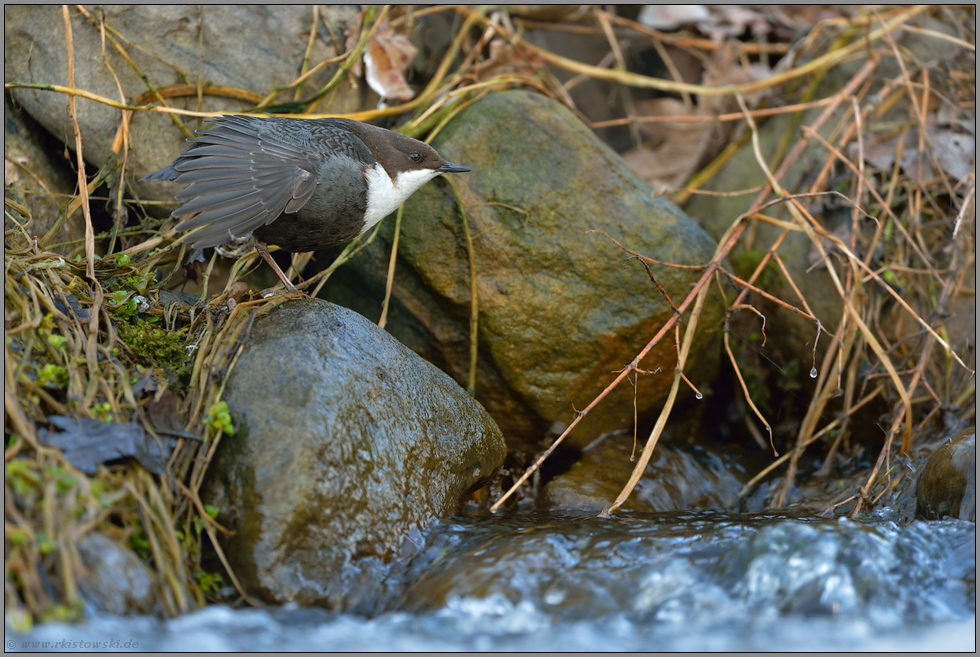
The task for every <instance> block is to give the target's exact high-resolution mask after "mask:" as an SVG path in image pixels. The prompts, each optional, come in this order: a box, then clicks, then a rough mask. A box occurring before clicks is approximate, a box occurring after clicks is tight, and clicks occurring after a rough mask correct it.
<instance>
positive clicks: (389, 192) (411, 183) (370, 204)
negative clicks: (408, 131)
mask: <svg viewBox="0 0 980 657" xmlns="http://www.w3.org/2000/svg"><path fill="white" fill-rule="evenodd" d="M439 173H440V172H439V171H436V170H433V169H420V170H417V171H403V172H402V173H401V175H399V176H398V177H397V179H396V180H392V179H391V178H390V177H388V172H387V171H385V170H384V167H382V166H381V165H380V164H375V165H374V166H373V167H372V168H370V169H368V170H367V173H366V175H365V178H366V179H367V186H368V192H367V212H365V213H364V222H365V225H364V230H367V229H369V228H371V227H372V226H374V225H375V224H376V223H378V222H379V221H381V220H382V219H384V218H385V217H387V216H388V215H389V214H391V213H392V212H394V211H395V210H396V209H398V206H399V205H401V204H402V203H404V202H405V200H406V199H407V198H408V197H409V196H411V195H412V194H414V193H415V191H416V190H417V189H418V188H419V187H421V186H422V185H424V184H425V183H427V182H429V181H430V180H432V179H433V178H435V177H436V176H438V175H439Z"/></svg>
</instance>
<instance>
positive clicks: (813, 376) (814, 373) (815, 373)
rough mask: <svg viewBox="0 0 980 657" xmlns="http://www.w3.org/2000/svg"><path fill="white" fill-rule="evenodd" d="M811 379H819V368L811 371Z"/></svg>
mask: <svg viewBox="0 0 980 657" xmlns="http://www.w3.org/2000/svg"><path fill="white" fill-rule="evenodd" d="M810 378H811V379H815V378H817V368H816V367H814V368H811V369H810Z"/></svg>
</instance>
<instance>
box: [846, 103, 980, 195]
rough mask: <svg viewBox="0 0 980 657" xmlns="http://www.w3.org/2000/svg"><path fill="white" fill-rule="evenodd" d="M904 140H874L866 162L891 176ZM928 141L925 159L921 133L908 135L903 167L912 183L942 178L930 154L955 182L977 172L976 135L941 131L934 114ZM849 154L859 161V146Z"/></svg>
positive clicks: (931, 117)
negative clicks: (939, 176) (975, 166)
mask: <svg viewBox="0 0 980 657" xmlns="http://www.w3.org/2000/svg"><path fill="white" fill-rule="evenodd" d="M900 139H901V135H895V136H892V137H889V138H887V139H884V140H881V141H874V140H870V141H869V143H868V144H867V145H866V146H865V149H864V161H865V162H867V163H868V164H870V165H871V166H873V167H875V168H876V169H878V170H880V171H884V172H890V171H891V170H892V168H894V166H895V157H896V156H897V155H898V143H899V140H900ZM926 139H927V141H928V142H929V145H928V147H927V149H926V153H927V155H926V156H925V157H923V156H922V154H921V153H920V152H919V130H918V129H912V130H908V131H907V132H906V133H905V141H904V143H903V145H902V155H901V161H900V162H899V166H901V168H902V171H903V172H904V173H905V175H906V176H908V177H909V178H910V179H911V180H912V181H914V182H916V183H918V184H926V183H927V182H929V181H931V180H934V179H935V178H936V176H937V175H938V172H937V171H936V169H935V167H934V166H933V158H932V157H930V156H929V155H928V153H929V152H930V150H931V152H932V154H933V155H935V162H937V163H938V164H939V166H940V167H941V168H942V170H943V171H945V172H946V173H947V174H949V175H950V176H951V177H952V178H954V179H955V180H958V181H959V180H962V179H963V178H964V177H966V176H968V175H970V174H971V173H972V172H973V168H974V162H975V159H976V140H975V139H974V137H973V136H972V135H970V134H966V133H962V132H956V131H953V130H949V129H947V128H944V127H940V126H939V118H938V117H937V116H936V115H935V114H934V115H931V116H930V117H929V119H928V121H927V124H926ZM848 153H849V154H850V155H851V157H857V154H858V148H857V144H855V143H852V144H850V145H849V146H848Z"/></svg>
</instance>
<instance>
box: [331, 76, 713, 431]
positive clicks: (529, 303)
mask: <svg viewBox="0 0 980 657" xmlns="http://www.w3.org/2000/svg"><path fill="white" fill-rule="evenodd" d="M433 145H434V146H435V147H436V148H437V150H439V152H440V153H441V154H442V155H443V156H444V157H446V158H448V159H450V160H451V161H453V162H461V163H464V164H466V165H468V166H470V167H472V168H473V173H470V174H466V175H465V176H460V177H457V178H454V179H453V182H454V183H455V184H456V186H457V188H458V189H459V195H460V199H459V202H460V203H461V204H462V207H463V208H465V211H466V215H467V220H468V222H469V226H470V230H471V234H472V243H473V252H474V257H475V262H476V278H477V280H476V290H477V298H478V304H479V328H478V337H479V351H478V353H479V363H478V369H477V383H476V396H477V399H479V400H480V401H481V402H482V403H483V404H484V406H485V407H486V408H487V410H488V411H490V414H491V415H493V417H494V419H495V420H496V421H497V423H498V424H499V425H500V427H501V429H502V430H503V432H504V434H505V435H506V436H507V439H508V444H509V445H510V446H511V447H516V448H522V446H523V447H528V446H529V443H530V444H531V446H533V444H536V442H537V440H538V439H539V438H541V437H542V436H543V435H544V434H545V433H546V431H547V430H548V429H549V428H550V427H552V425H553V424H558V423H565V424H567V423H569V422H571V420H572V419H573V417H574V414H573V410H572V406H573V405H574V406H575V408H577V409H581V408H584V407H585V406H586V405H587V404H588V403H589V402H590V401H592V399H593V398H594V397H595V396H596V395H597V394H598V393H599V392H600V391H601V390H602V389H603V388H604V387H605V386H606V385H607V384H608V383H609V382H610V381H611V380H612V379H613V377H615V372H616V371H617V370H621V369H622V368H623V367H624V366H626V365H628V364H629V363H630V362H631V361H633V359H634V358H635V356H636V354H637V353H638V352H639V351H640V349H642V348H643V347H644V345H646V344H647V342H648V341H649V340H650V339H651V338H652V337H653V336H654V334H655V333H656V332H657V330H658V329H659V328H660V327H661V326H662V325H663V323H665V322H666V321H667V320H668V319H669V318H670V316H671V314H672V310H671V308H670V307H669V306H668V304H667V302H666V301H665V300H664V299H663V297H662V296H661V294H660V292H659V291H658V290H657V287H656V286H655V285H654V283H653V282H652V281H651V280H650V278H649V276H648V275H647V272H646V271H645V270H644V268H643V266H642V265H641V264H640V263H638V262H626V258H627V254H626V253H624V252H623V251H622V250H620V249H619V248H618V247H617V246H616V245H615V244H613V243H612V242H611V241H610V240H609V239H608V238H607V237H605V236H603V235H602V234H600V233H597V232H595V231H603V232H605V233H606V234H607V235H608V236H609V237H612V238H614V239H616V240H619V241H620V242H622V243H623V244H624V245H625V246H627V247H628V248H630V249H634V250H636V251H638V252H640V253H642V254H644V255H646V256H650V257H653V258H656V259H659V260H661V261H665V262H670V263H681V264H702V263H707V262H708V261H710V259H711V256H712V253H713V252H714V248H715V243H714V242H713V241H712V240H711V238H710V237H708V235H707V234H706V233H705V232H704V231H703V230H701V229H700V228H699V227H698V226H697V225H695V223H694V222H693V221H691V220H690V219H689V218H688V217H686V216H685V215H684V214H683V213H682V212H681V211H680V210H678V209H677V207H676V206H675V205H673V204H672V203H671V202H670V201H668V200H667V199H665V198H662V197H657V196H655V194H654V193H653V190H651V189H650V187H649V186H648V185H647V184H646V183H644V182H643V181H642V180H641V179H640V178H639V177H638V176H637V175H636V174H635V173H634V172H633V171H631V170H630V169H629V167H627V166H626V164H625V163H624V162H623V160H622V158H620V157H619V155H617V154H616V153H615V152H613V151H612V150H611V149H610V148H609V147H608V146H606V145H605V144H603V143H602V142H601V141H600V140H599V139H598V138H596V136H595V135H593V134H592V132H591V131H589V129H588V128H587V127H586V126H585V125H583V124H582V122H581V121H580V120H579V119H578V118H577V117H576V116H575V115H574V114H573V113H572V112H571V111H570V110H568V109H567V108H566V107H564V106H562V105H560V104H558V103H556V102H555V101H552V100H550V99H548V98H545V97H543V96H541V95H539V94H536V93H531V92H527V91H508V92H501V93H495V94H491V95H488V96H487V97H485V98H483V99H481V100H479V101H477V102H475V103H473V104H472V105H471V106H469V107H468V108H467V109H465V110H464V111H463V112H461V113H460V114H459V116H458V117H457V118H455V119H454V120H453V121H452V122H451V123H449V124H448V125H447V126H446V127H445V129H443V130H442V131H441V132H440V133H439V135H438V137H437V138H436V139H435V141H434V142H433ZM393 223H394V222H388V223H387V224H386V225H385V226H383V227H382V230H381V234H380V239H379V240H376V241H375V243H374V244H372V245H371V248H370V249H369V251H368V255H367V257H362V258H357V259H355V260H354V261H353V263H352V265H353V266H352V267H351V271H352V273H353V275H350V274H348V279H347V280H348V284H349V285H351V286H353V287H354V290H355V291H354V293H353V294H351V293H350V292H349V291H348V292H347V294H346V295H344V294H342V292H341V291H335V292H334V293H335V294H336V295H337V296H336V297H335V298H337V299H339V300H340V301H341V302H342V303H345V304H349V305H350V306H351V307H354V308H356V309H358V310H359V311H360V312H362V313H364V314H366V315H367V316H369V317H377V316H378V313H379V310H380V307H381V304H380V298H381V295H382V293H383V289H384V274H385V271H386V263H387V259H388V253H389V252H390V245H391V241H392V234H393ZM398 257H399V261H398V268H397V272H396V276H395V282H394V289H393V293H392V294H393V298H394V304H393V310H392V312H391V314H390V316H389V321H388V324H387V326H386V328H388V329H389V330H390V331H391V332H392V333H393V334H394V335H395V336H396V337H398V338H399V339H400V340H402V341H403V342H404V343H405V344H407V345H408V346H410V347H412V348H413V349H415V350H416V351H418V352H419V353H420V354H422V355H423V356H424V357H425V358H426V359H427V360H429V361H431V362H434V363H436V364H437V365H439V367H441V368H442V369H444V370H445V371H446V372H448V373H450V374H451V375H452V376H453V378H455V379H456V380H457V381H459V382H465V381H466V380H467V376H468V371H469V367H470V357H469V349H470V329H469V318H470V304H471V297H472V295H471V276H470V262H469V257H468V255H467V246H466V238H465V232H464V227H463V222H462V219H461V216H460V213H459V210H458V208H457V200H456V199H455V198H454V195H453V192H452V190H451V188H450V187H449V186H448V185H447V184H446V183H445V182H442V181H439V180H437V181H435V182H434V183H433V184H429V185H426V186H425V187H423V188H422V189H421V190H419V191H418V192H416V193H415V195H414V196H412V198H411V199H409V201H408V202H407V204H406V206H405V214H404V218H403V221H402V224H401V238H400V242H399V249H398ZM624 265H625V266H624ZM651 267H652V271H653V273H654V275H655V276H656V278H657V281H658V282H659V283H660V284H661V285H662V286H663V287H664V288H665V289H666V290H667V292H668V293H669V294H670V295H671V297H672V299H673V301H674V303H675V304H679V303H680V302H681V301H682V300H683V299H684V297H685V296H686V295H687V294H688V292H689V291H690V290H691V287H692V286H693V284H694V282H695V281H696V280H697V277H698V276H699V272H697V271H690V270H681V269H671V268H667V267H659V266H651ZM721 313H722V307H721V305H720V304H718V303H712V302H709V303H708V304H707V305H706V306H705V310H704V312H703V314H702V316H701V319H700V324H699V327H700V331H699V333H698V336H697V340H696V343H695V346H694V349H693V350H692V352H691V358H690V359H689V362H688V370H689V372H688V374H689V375H692V377H693V379H694V380H696V381H697V382H698V383H700V384H702V385H704V384H706V383H709V382H710V381H711V379H712V377H713V375H714V372H715V371H716V368H717V363H718V354H719V353H720V335H721V334H720V330H719V329H720V324H721V317H722V314H721ZM675 364H676V348H675V346H674V341H673V336H672V334H670V335H668V336H666V337H665V338H664V339H663V340H661V342H660V344H659V345H658V346H657V348H656V349H655V350H654V351H652V352H651V353H650V354H649V355H648V356H647V357H646V358H645V359H644V360H643V361H642V362H641V363H640V367H641V368H643V369H646V370H651V371H653V370H657V369H658V368H660V370H661V371H660V373H658V374H653V375H648V376H640V379H639V383H638V387H637V391H636V396H635V401H636V408H637V410H638V412H639V414H641V415H643V414H647V413H649V412H650V411H652V410H653V409H656V408H659V406H660V405H661V403H662V401H663V399H664V396H665V394H666V390H667V388H668V386H669V385H670V381H671V375H672V373H673V369H674V366H675ZM693 397H694V395H693V393H691V394H690V398H691V399H693ZM633 404H634V394H633V389H632V387H631V386H630V385H628V384H626V383H625V382H624V383H623V384H622V385H621V386H620V387H619V388H618V389H617V390H616V391H615V392H614V393H613V394H612V395H610V396H609V397H607V398H606V399H605V400H604V401H603V403H602V404H601V405H599V406H598V407H596V409H595V410H594V411H592V412H591V413H590V414H589V415H588V417H587V418H586V419H585V420H584V421H583V425H581V426H580V428H578V429H577V430H576V431H575V432H573V433H572V434H571V435H570V438H569V443H570V444H572V445H577V446H582V445H584V444H586V443H588V442H590V441H591V440H592V439H594V438H595V436H596V435H597V434H600V433H605V432H609V431H614V430H618V429H622V428H628V427H631V426H632V423H633V417H634V415H633V413H634V405H633Z"/></svg>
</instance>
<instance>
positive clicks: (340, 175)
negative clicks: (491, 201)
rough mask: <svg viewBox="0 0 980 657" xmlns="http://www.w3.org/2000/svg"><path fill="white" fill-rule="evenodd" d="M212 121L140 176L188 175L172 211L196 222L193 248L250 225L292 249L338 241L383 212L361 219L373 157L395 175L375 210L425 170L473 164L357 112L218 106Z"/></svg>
mask: <svg viewBox="0 0 980 657" xmlns="http://www.w3.org/2000/svg"><path fill="white" fill-rule="evenodd" d="M212 122H213V125H212V126H211V127H208V128H206V129H203V130H198V135H199V136H197V137H195V138H193V139H190V140H189V141H191V142H192V145H191V146H190V148H188V149H187V150H186V151H185V152H184V153H183V154H181V155H180V156H179V157H178V158H177V159H176V160H174V162H173V163H172V164H170V166H168V167H165V168H163V169H161V170H159V171H157V172H155V173H152V174H150V175H149V176H147V177H146V178H144V180H171V181H174V182H178V183H187V184H188V186H187V188H186V189H184V190H183V191H181V192H180V193H178V194H177V195H176V198H177V200H178V201H179V202H180V206H179V207H178V208H177V209H176V210H175V211H174V212H173V215H174V216H175V217H186V218H185V219H183V221H181V222H180V224H178V226H177V229H178V230H192V229H195V228H200V229H201V230H199V231H197V232H195V233H193V234H192V235H190V236H189V238H188V241H189V242H190V244H191V246H193V247H195V248H206V247H210V246H217V245H219V244H223V243H225V242H229V241H233V240H241V239H244V238H247V237H249V236H251V235H253V234H254V236H255V238H257V239H259V240H261V241H263V242H265V243H267V244H276V245H279V246H281V247H282V248H283V249H285V250H287V251H293V252H295V251H312V250H315V249H318V248H326V247H330V246H334V245H337V244H342V243H344V242H347V241H349V240H351V239H353V238H354V237H357V236H358V235H360V234H361V233H362V232H364V231H365V230H367V228H368V227H370V225H373V223H374V222H376V221H378V220H379V219H380V218H381V217H374V218H371V217H369V222H366V221H365V213H367V212H368V205H369V200H370V199H369V196H370V194H369V192H370V193H375V191H374V189H373V188H371V189H369V181H370V180H372V175H375V174H376V173H377V171H378V169H377V167H378V166H380V167H382V168H383V169H384V172H385V173H387V177H388V178H389V179H390V180H391V181H393V182H394V183H395V187H394V190H393V191H392V186H391V183H389V182H387V181H382V182H384V183H385V184H384V185H380V186H383V187H385V189H384V190H382V191H380V192H377V194H379V195H380V194H387V197H385V198H384V199H383V201H384V202H381V201H378V202H377V203H376V205H377V206H378V207H380V208H381V210H380V211H385V210H386V211H390V209H388V206H387V205H385V202H388V201H391V199H394V200H397V202H398V203H401V201H403V200H404V198H407V197H408V196H409V195H410V194H411V193H412V192H414V191H415V189H417V188H418V187H419V186H421V185H422V184H424V182H425V181H426V180H428V179H430V177H434V176H436V175H438V174H439V173H444V172H450V173H455V172H462V171H468V170H469V169H467V168H466V167H462V166H459V165H454V164H452V163H450V162H447V161H446V160H444V159H443V158H442V157H440V156H439V154H438V153H436V151H435V150H434V149H433V148H432V147H431V146H429V145H428V144H425V143H424V142H421V141H418V140H415V139H411V138H410V137H406V136H404V135H400V134H398V133H396V132H392V131H390V130H385V129H384V128H378V127H376V126H372V125H369V124H366V123H360V122H358V121H351V120H347V119H287V118H262V117H253V116H222V117H219V118H216V119H213V120H212ZM413 171H419V172H421V173H420V174H418V175H416V176H415V177H414V178H413V180H416V181H417V184H414V183H413V184H411V185H407V186H405V187H404V188H403V189H401V190H399V189H398V185H397V181H398V176H399V175H400V174H402V173H405V172H413ZM375 179H376V178H375ZM406 180H407V178H406ZM399 195H400V196H399ZM388 197H390V199H389V198H388ZM401 197H404V198H401ZM399 198H401V200H398V199H399ZM379 203H380V205H378V204H379ZM395 207H397V205H396V206H395ZM391 209H393V208H391ZM377 213H378V212H377V211H376V212H375V214H377ZM385 213H387V212H385ZM284 215H285V216H284Z"/></svg>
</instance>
